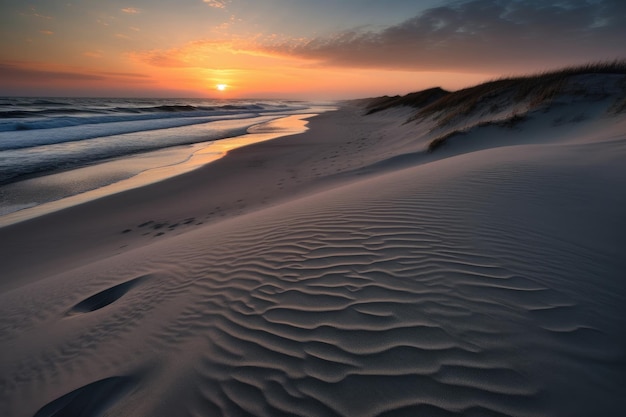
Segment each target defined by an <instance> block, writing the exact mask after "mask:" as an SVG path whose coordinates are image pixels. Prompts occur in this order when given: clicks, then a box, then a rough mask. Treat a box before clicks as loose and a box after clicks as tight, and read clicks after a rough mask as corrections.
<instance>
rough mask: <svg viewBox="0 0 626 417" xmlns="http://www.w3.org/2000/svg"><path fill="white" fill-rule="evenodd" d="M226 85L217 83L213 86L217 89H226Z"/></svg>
mask: <svg viewBox="0 0 626 417" xmlns="http://www.w3.org/2000/svg"><path fill="white" fill-rule="evenodd" d="M226 87H228V86H227V85H226V84H218V85H216V86H215V88H217V89H218V90H219V91H224V90H226Z"/></svg>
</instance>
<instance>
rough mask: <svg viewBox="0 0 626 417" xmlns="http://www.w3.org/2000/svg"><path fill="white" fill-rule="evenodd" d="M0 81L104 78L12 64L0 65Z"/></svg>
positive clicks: (88, 79) (102, 78) (92, 79)
mask: <svg viewBox="0 0 626 417" xmlns="http://www.w3.org/2000/svg"><path fill="white" fill-rule="evenodd" d="M0 79H5V80H13V81H19V82H24V81H26V82H46V81H61V80H62V81H98V80H104V79H105V77H103V76H100V75H94V74H84V73H77V72H65V71H48V70H40V69H36V68H30V67H27V66H25V65H19V64H13V63H0Z"/></svg>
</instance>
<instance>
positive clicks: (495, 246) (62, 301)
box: [0, 155, 626, 417]
mask: <svg viewBox="0 0 626 417" xmlns="http://www.w3.org/2000/svg"><path fill="white" fill-rule="evenodd" d="M492 156H493V157H494V159H493V160H495V161H498V159H497V158H496V156H498V155H492ZM539 159H540V158H539ZM456 163H457V164H458V163H459V162H458V161H457V162H456ZM465 163H466V164H467V165H466V167H465V168H464V171H463V172H464V173H466V174H468V173H471V175H469V174H468V175H462V176H461V175H458V173H457V174H455V176H449V177H446V176H445V175H444V176H441V175H439V176H435V175H434V174H435V173H440V172H450V171H449V170H446V169H444V168H445V167H443V168H442V167H439V168H438V170H436V171H435V170H434V169H433V168H429V167H427V166H426V167H417V168H411V169H408V170H404V171H401V172H399V173H393V174H388V175H386V176H381V177H379V178H374V179H371V180H366V181H363V182H362V183H359V184H357V185H353V186H350V187H346V188H344V189H340V190H336V191H331V192H327V193H325V194H323V195H318V196H315V197H312V198H305V199H302V200H299V201H296V202H293V203H290V204H286V205H284V206H281V207H278V208H275V209H271V210H267V211H265V212H260V213H256V214H251V215H248V216H244V217H241V218H239V219H233V220H229V221H225V222H223V223H219V224H217V225H213V226H209V227H206V228H203V229H200V230H197V231H195V232H192V233H190V234H188V235H183V236H180V237H175V238H171V239H170V240H169V241H165V242H162V243H158V244H156V245H154V246H152V247H148V248H144V249H141V250H137V251H135V252H133V253H129V254H127V255H122V256H120V257H118V258H117V259H115V260H114V261H103V262H101V263H99V264H94V265H91V266H87V267H85V268H83V269H80V270H76V271H72V272H69V273H67V274H65V275H61V276H57V277H52V278H50V279H49V280H46V281H44V282H41V283H39V284H37V285H39V286H40V288H30V287H29V288H24V289H20V290H16V291H18V292H19V291H21V293H18V295H15V294H13V295H12V296H11V298H10V300H13V301H12V302H9V301H7V303H3V304H2V307H1V311H2V317H3V319H2V326H3V327H2V329H3V331H2V334H1V336H2V343H3V346H4V347H3V355H2V359H1V360H0V366H1V368H0V369H2V378H1V379H0V392H1V393H2V394H0V405H1V407H2V408H1V410H2V411H3V413H2V414H3V415H14V416H18V415H20V416H21V415H24V416H32V415H36V416H39V415H48V414H45V413H44V412H43V411H40V412H39V413H37V411H38V410H47V409H49V408H50V407H51V406H52V405H55V406H56V405H58V404H59V402H58V401H59V400H56V399H62V398H67V397H66V395H74V394H76V393H78V394H77V395H78V397H79V399H80V401H79V402H80V403H81V404H82V403H85V404H91V402H92V400H93V401H95V400H94V398H95V397H94V396H97V394H96V392H101V391H102V390H95V389H94V390H92V388H93V387H94V386H96V385H97V386H99V387H100V388H102V385H103V384H105V382H102V381H116V380H115V379H112V378H118V377H119V378H130V377H131V376H132V378H134V379H133V381H136V383H135V385H133V390H132V392H131V391H130V390H129V389H123V390H119V392H117V391H116V393H115V401H116V405H115V407H116V408H115V410H116V412H117V413H118V414H116V415H155V416H156V415H158V416H169V415H181V416H182V415H189V416H205V415H224V416H240V415H254V416H281V415H306V416H335V415H336V416H371V417H374V416H392V415H393V416H405V415H407V416H408V415H411V416H421V415H428V416H453V415H454V416H457V415H466V416H529V417H530V416H547V415H581V416H582V415H592V414H593V413H592V414H588V412H591V410H594V409H595V410H596V411H597V413H596V414H594V415H618V411H620V410H623V409H624V406H626V403H625V401H626V400H624V398H626V397H625V396H624V395H621V394H625V393H624V388H623V387H624V385H623V384H621V385H620V381H621V382H622V383H623V379H621V378H622V377H623V375H624V369H626V368H625V357H624V351H625V350H624V347H625V344H624V338H623V336H622V334H623V333H622V332H623V327H622V326H623V325H624V318H623V317H624V315H623V313H624V307H623V306H624V305H625V304H624V302H625V301H626V300H625V294H626V292H625V291H624V287H623V284H618V283H616V282H617V281H618V280H620V279H621V278H622V276H621V275H622V274H623V271H624V270H626V269H624V268H623V267H624V266H626V265H624V262H623V261H621V260H618V259H616V258H615V257H610V253H608V252H605V251H603V249H602V248H601V247H598V246H595V247H594V245H593V244H592V243H593V242H591V243H590V242H589V241H588V240H585V239H586V238H587V237H588V235H587V234H585V233H584V230H583V226H582V225H581V224H580V222H579V221H578V218H577V217H576V216H575V215H574V214H572V213H569V212H568V211H567V210H565V211H564V210H563V204H566V203H567V199H568V198H574V199H576V198H578V193H579V191H578V189H576V188H572V190H569V191H568V190H565V191H564V190H562V189H560V190H556V187H557V184H561V183H562V178H561V179H560V180H559V181H561V182H559V181H556V180H555V181H551V180H550V178H558V177H559V175H561V176H572V175H574V174H573V173H572V171H571V170H568V169H567V168H568V167H567V166H565V167H562V168H558V166H557V167H556V168H555V167H550V168H547V167H546V166H545V165H542V164H541V163H540V161H539V162H537V163H535V164H530V163H527V162H526V161H524V162H523V163H521V162H520V163H517V162H516V160H515V158H512V159H511V158H510V159H508V160H506V161H504V162H500V165H498V164H496V163H495V162H494V163H491V162H485V161H484V160H483V161H481V162H480V163H477V162H475V163H473V164H472V162H471V161H470V160H465ZM503 165H507V167H509V168H507V170H506V171H501V175H500V176H497V175H495V174H494V172H497V169H498V168H499V166H503ZM457 166H458V165H457ZM457 169H458V168H457ZM559 169H560V170H559ZM452 171H453V172H454V170H452ZM512 172H513V173H515V174H514V175H513V174H511V173H512ZM574 179H575V178H574ZM371 190H378V191H377V192H376V193H375V196H374V195H372V192H371ZM583 191H584V192H591V191H590V190H588V189H584V188H583ZM553 192H554V196H553V194H551V193H553ZM529 200H530V201H533V203H532V204H530V205H529V204H526V206H524V207H525V208H524V210H518V209H517V207H520V205H521V204H522V202H528V201H529ZM459 202H462V203H459ZM518 204H519V205H518ZM529 206H530V207H529ZM492 207H500V209H498V210H495V209H492ZM602 207H603V203H602V202H601V201H600V202H599V203H598V205H597V207H596V206H593V205H592V206H591V208H590V210H592V211H593V210H594V209H595V210H596V211H597V212H596V213H595V214H597V215H598V217H597V218H596V220H595V221H597V222H601V221H602V216H601V210H602ZM539 212H541V213H544V216H543V217H539V216H538V213H539ZM545 213H548V214H547V215H546V214H545ZM546 216H547V218H548V219H549V222H548V223H545V221H546ZM537 219H540V220H539V221H538V220H537ZM557 230H566V231H567V232H566V233H565V234H563V233H561V234H559V233H557V232H556V231H557ZM616 239H617V240H615V241H613V242H609V243H612V244H614V245H620V244H622V243H623V239H622V238H616ZM557 243H558V244H557ZM61 287H62V288H63V291H56V292H55V294H56V295H59V294H62V295H60V296H59V297H45V298H42V299H40V300H38V302H39V303H40V308H39V310H38V311H40V313H38V314H37V315H35V316H33V315H32V313H30V311H32V310H31V309H30V307H27V306H26V307H24V306H21V304H20V303H21V302H22V300H25V299H26V298H27V296H28V294H42V293H44V291H45V290H47V289H49V290H51V291H55V290H54V288H61ZM607 288H611V290H610V291H607ZM5 298H6V299H7V300H9V297H8V295H7V296H6V297H5ZM16 300H17V301H16ZM598 300H600V301H598ZM68 311H70V312H71V313H73V314H71V315H70V316H69V317H68V316H66V312H68ZM78 313H80V314H78ZM7 317H8V318H7ZM50 335H52V336H50ZM44 337H45V339H44ZM43 340H46V345H42V344H41V343H37V341H43ZM11 346H28V349H26V350H23V351H13V350H12V349H11ZM142 367H143V368H149V369H151V375H150V377H147V376H146V374H145V373H141V372H138V371H137V369H139V368H142ZM107 378H108V379H107ZM98 381H100V382H98ZM581 381H583V383H581ZM94 384H96V385H94ZM106 384H108V382H106ZM68 386H72V387H74V388H73V389H71V390H68V389H67V388H64V387H68ZM80 387H83V388H80ZM105 388H106V387H105ZM63 389H66V392H61V391H62V390H63ZM107 389H108V388H107ZM75 390H79V391H75ZM72 393H74V394H72ZM27 398H29V399H31V402H30V403H29V404H30V405H27V406H24V403H23V402H22V401H25V400H26V399H27ZM55 400H56V401H55ZM46 404H48V405H47V406H46ZM138 404H143V405H138ZM42 407H43V408H42ZM68 410H69V409H68ZM72 410H74V409H72ZM89 410H91V409H88V411H87V414H84V415H89V416H91V415H95V414H94V413H92V412H91V411H89ZM42 413H43V414H42Z"/></svg>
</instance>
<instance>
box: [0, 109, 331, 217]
mask: <svg viewBox="0 0 626 417" xmlns="http://www.w3.org/2000/svg"><path fill="white" fill-rule="evenodd" d="M318 114H319V113H302V114H293V115H287V116H283V117H279V118H276V119H273V120H270V121H268V122H263V123H259V124H257V125H253V126H251V127H250V128H248V132H247V133H245V134H243V135H239V136H233V137H229V138H224V139H219V140H211V141H208V142H201V143H196V144H193V145H184V146H176V147H172V148H165V149H160V150H156V151H151V152H145V153H140V154H133V155H128V156H126V157H119V158H115V159H112V160H108V161H102V162H100V163H96V164H92V165H88V166H85V167H80V168H76V169H70V170H67V171H61V172H53V173H50V174H47V175H40V176H37V177H34V178H27V179H24V180H21V181H18V182H15V183H10V184H7V185H5V186H3V187H2V188H1V189H0V191H2V192H4V193H3V195H4V198H5V202H4V203H6V201H8V200H11V199H13V201H15V200H18V202H13V204H11V202H9V203H8V204H9V207H10V206H16V207H19V206H21V207H23V208H19V209H17V210H11V211H7V213H5V214H2V215H0V228H2V227H5V226H8V225H11V224H16V223H19V222H22V221H26V220H29V219H33V218H36V217H39V216H42V215H45V214H48V213H53V212H55V211H59V210H63V209H65V208H69V207H72V206H75V205H79V204H83V203H86V202H89V201H93V200H96V199H98V198H102V197H106V196H109V195H112V194H116V193H120V192H124V191H128V190H132V189H135V188H139V187H143V186H146V185H150V184H153V183H156V182H159V181H163V180H166V179H168V178H172V177H175V176H177V175H182V174H184V173H186V172H189V171H192V170H195V169H198V168H200V167H202V166H204V165H206V164H209V163H211V162H214V161H216V160H218V159H220V158H223V157H224V156H225V155H226V154H227V152H229V151H232V150H234V149H236V148H239V147H243V146H249V145H251V144H254V143H259V142H263V141H267V140H273V139H276V138H279V137H282V136H288V135H295V134H298V133H303V132H305V131H306V130H307V127H306V125H307V123H308V122H307V119H309V118H312V117H315V116H317V115H318ZM137 166H139V167H141V168H139V169H138V168H137ZM127 172H128V173H127ZM85 177H98V179H97V180H95V181H100V183H96V182H95V181H94V182H93V183H89V182H88V183H87V184H85V185H83V186H82V189H80V190H76V183H79V182H80V181H84V180H83V179H84V178H85ZM102 177H104V178H112V179H111V180H109V181H108V182H107V181H106V180H102V179H101V178H102ZM67 184H70V185H67ZM92 184H93V185H92ZM48 189H52V190H53V191H52V192H53V193H56V194H53V195H51V196H49V197H47V198H44V201H41V202H32V201H29V199H28V197H25V196H28V195H33V196H34V198H41V194H42V193H49V191H48ZM7 194H8V195H10V196H11V197H7ZM68 194H69V195H68ZM19 200H21V201H19ZM4 203H3V204H4ZM9 210H10V209H9Z"/></svg>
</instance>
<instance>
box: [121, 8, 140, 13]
mask: <svg viewBox="0 0 626 417" xmlns="http://www.w3.org/2000/svg"><path fill="white" fill-rule="evenodd" d="M122 11H123V12H124V13H128V14H137V13H141V11H140V10H139V9H137V8H135V7H125V8H123V9H122Z"/></svg>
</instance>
